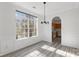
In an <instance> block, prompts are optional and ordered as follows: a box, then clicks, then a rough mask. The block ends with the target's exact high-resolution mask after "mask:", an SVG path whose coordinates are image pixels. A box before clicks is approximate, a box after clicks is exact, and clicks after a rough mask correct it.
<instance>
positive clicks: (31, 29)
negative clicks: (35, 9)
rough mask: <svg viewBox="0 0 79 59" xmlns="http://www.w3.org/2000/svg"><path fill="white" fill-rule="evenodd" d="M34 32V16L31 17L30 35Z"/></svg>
mask: <svg viewBox="0 0 79 59" xmlns="http://www.w3.org/2000/svg"><path fill="white" fill-rule="evenodd" d="M33 32H34V19H33V16H30V17H29V36H30V37H31V36H33Z"/></svg>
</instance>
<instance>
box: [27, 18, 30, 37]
mask: <svg viewBox="0 0 79 59" xmlns="http://www.w3.org/2000/svg"><path fill="white" fill-rule="evenodd" d="M29 18H30V17H29V16H28V24H27V25H28V38H29Z"/></svg>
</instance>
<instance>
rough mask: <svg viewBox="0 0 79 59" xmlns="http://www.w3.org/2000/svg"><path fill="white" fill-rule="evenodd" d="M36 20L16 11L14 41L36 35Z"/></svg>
mask: <svg viewBox="0 0 79 59" xmlns="http://www.w3.org/2000/svg"><path fill="white" fill-rule="evenodd" d="M37 29H38V18H37V17H36V16H33V15H30V14H27V13H24V12H21V11H18V10H16V39H21V38H29V37H33V36H37V35H38V30H37Z"/></svg>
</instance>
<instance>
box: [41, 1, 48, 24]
mask: <svg viewBox="0 0 79 59" xmlns="http://www.w3.org/2000/svg"><path fill="white" fill-rule="evenodd" d="M43 4H44V21H41V24H49V21H46V6H45V5H46V2H43Z"/></svg>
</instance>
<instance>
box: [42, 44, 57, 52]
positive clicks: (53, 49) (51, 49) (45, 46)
mask: <svg viewBox="0 0 79 59" xmlns="http://www.w3.org/2000/svg"><path fill="white" fill-rule="evenodd" d="M41 48H42V49H46V50H48V51H51V52H53V51H55V50H56V48H54V47H51V46H48V45H43V46H42V47H41Z"/></svg>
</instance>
